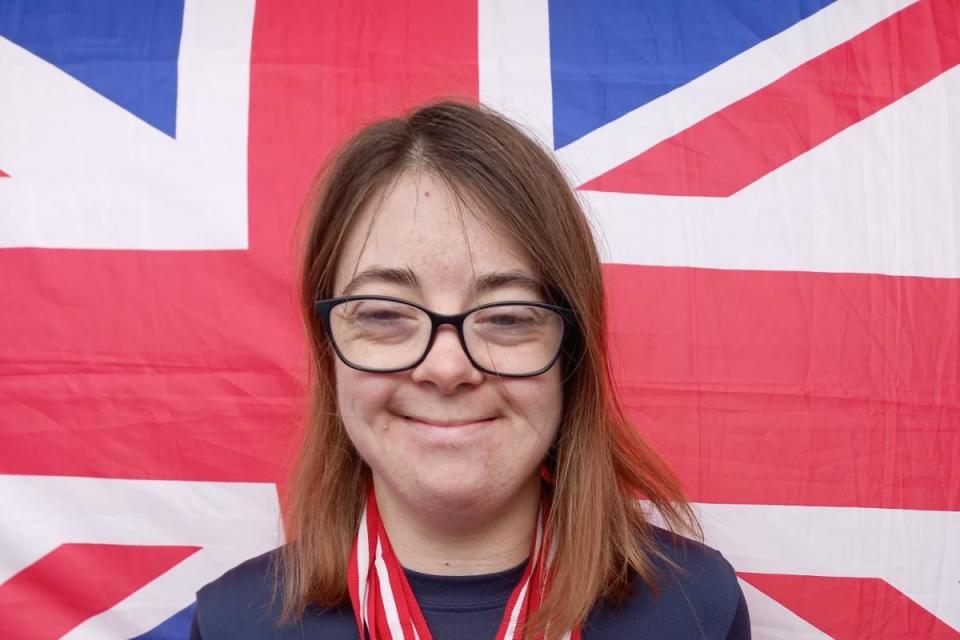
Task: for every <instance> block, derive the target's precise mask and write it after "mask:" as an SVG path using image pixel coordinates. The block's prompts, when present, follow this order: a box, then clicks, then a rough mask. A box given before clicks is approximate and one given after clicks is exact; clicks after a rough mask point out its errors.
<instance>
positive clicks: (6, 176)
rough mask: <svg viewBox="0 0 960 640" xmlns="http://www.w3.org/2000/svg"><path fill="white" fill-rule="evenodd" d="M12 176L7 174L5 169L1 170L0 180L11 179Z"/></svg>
mask: <svg viewBox="0 0 960 640" xmlns="http://www.w3.org/2000/svg"><path fill="white" fill-rule="evenodd" d="M9 177H10V174H9V173H6V172H5V171H4V170H3V169H0V178H9Z"/></svg>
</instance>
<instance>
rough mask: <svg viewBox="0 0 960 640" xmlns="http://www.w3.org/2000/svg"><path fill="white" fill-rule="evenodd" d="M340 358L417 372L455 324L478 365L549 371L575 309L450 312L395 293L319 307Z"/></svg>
mask: <svg viewBox="0 0 960 640" xmlns="http://www.w3.org/2000/svg"><path fill="white" fill-rule="evenodd" d="M314 311H315V312H316V313H317V314H318V315H319V316H320V318H321V320H322V321H323V326H324V329H325V330H326V332H327V336H328V337H329V339H330V342H331V344H332V345H333V348H334V351H336V353H337V356H339V358H340V359H341V360H342V361H343V363H344V364H346V365H347V366H349V367H352V368H354V369H359V370H360V371H369V372H374V373H394V372H398V371H406V370H407V369H412V368H414V367H416V366H417V365H419V364H420V363H421V362H423V361H424V360H425V359H426V357H427V353H429V352H430V347H431V346H432V345H433V341H434V339H435V338H436V335H437V330H438V329H439V328H440V327H441V326H442V325H445V324H449V325H453V327H454V328H455V329H456V330H457V335H458V336H459V338H460V345H461V346H462V347H463V351H464V353H466V354H467V358H468V359H469V360H470V362H471V364H473V366H474V367H476V368H477V369H479V370H480V371H483V372H484V373H489V374H492V375H497V376H507V377H515V378H525V377H531V376H537V375H540V374H541V373H544V372H545V371H547V370H548V369H550V367H552V366H553V364H554V363H555V362H556V361H557V358H558V357H559V356H560V351H561V347H562V346H563V343H564V338H565V337H566V336H567V335H568V333H569V332H570V329H571V328H573V327H575V326H576V325H575V322H574V315H573V311H571V310H570V309H567V308H565V307H558V306H555V305H551V304H545V303H541V302H494V303H492V304H485V305H481V306H479V307H474V308H472V309H468V310H467V311H464V312H463V313H459V314H456V315H443V314H440V313H435V312H433V311H430V310H429V309H426V308H424V307H421V306H420V305H418V304H414V303H413V302H408V301H406V300H401V299H399V298H391V297H389V296H345V297H340V298H329V299H327V300H317V301H315V302H314Z"/></svg>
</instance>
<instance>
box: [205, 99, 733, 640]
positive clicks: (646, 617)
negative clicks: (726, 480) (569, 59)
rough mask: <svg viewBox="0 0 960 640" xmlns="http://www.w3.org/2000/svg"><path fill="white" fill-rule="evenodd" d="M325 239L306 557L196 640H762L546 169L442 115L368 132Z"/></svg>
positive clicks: (450, 108) (300, 540) (334, 166)
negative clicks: (636, 391) (621, 344)
mask: <svg viewBox="0 0 960 640" xmlns="http://www.w3.org/2000/svg"><path fill="white" fill-rule="evenodd" d="M309 214H310V226H309V230H308V232H307V233H306V247H305V252H304V253H305V255H304V262H303V277H302V305H303V310H304V315H305V320H306V328H307V333H308V336H309V338H310V345H311V357H312V362H313V363H314V365H315V366H314V368H313V370H314V373H315V379H314V380H313V381H312V387H311V388H312V394H311V406H310V410H309V414H308V415H309V419H308V424H307V425H306V430H305V436H304V441H303V443H302V447H301V449H300V454H299V458H298V461H297V463H296V466H295V474H294V479H293V482H292V483H291V491H290V497H289V501H288V505H287V516H288V529H289V530H288V540H290V542H289V544H287V545H285V546H284V547H283V548H282V549H281V550H278V551H275V552H271V553H269V554H266V555H264V556H261V557H259V558H254V559H253V560H250V561H248V562H246V563H244V564H243V565H241V566H239V567H237V568H236V569H233V570H232V571H230V572H228V573H227V574H226V575H224V576H223V577H221V578H220V579H218V580H216V581H214V582H213V583H211V584H209V585H207V586H206V587H204V588H203V589H201V590H200V592H199V593H198V606H197V612H196V616H195V618H194V624H193V637H194V638H204V639H205V640H215V639H218V638H234V639H235V638H338V639H339V638H360V637H369V638H372V639H380V638H420V639H421V640H425V639H426V638H430V637H433V638H457V639H464V638H478V639H480V638H482V639H488V638H535V637H536V638H539V637H546V638H551V639H553V638H561V637H572V638H576V637H583V638H585V639H589V638H594V639H604V638H631V637H637V638H659V639H664V638H678V639H679V638H683V639H688V638H728V639H735V638H736V639H740V638H749V636H750V631H749V622H748V615H747V609H746V605H745V603H744V600H743V595H742V593H741V591H740V588H739V585H738V583H737V580H736V576H735V575H734V573H733V570H732V569H731V567H730V565H729V564H728V563H727V562H726V561H725V560H724V559H723V557H722V556H721V555H720V554H719V553H717V552H716V551H714V550H712V549H709V548H708V547H705V546H703V545H701V544H699V543H696V542H694V541H692V540H689V539H687V538H684V537H681V536H680V535H679V534H681V533H682V534H687V535H690V536H694V537H696V536H697V534H698V525H697V523H696V520H695V518H694V515H693V512H692V511H691V509H690V507H689V506H688V504H687V503H686V502H685V500H684V498H683V494H682V492H681V489H680V485H679V483H678V481H677V479H676V478H675V477H674V475H673V474H672V473H671V472H670V470H669V469H668V468H667V467H666V466H665V464H664V463H663V462H662V461H661V460H660V459H659V458H658V457H657V455H656V454H655V453H654V452H653V451H652V450H651V449H650V447H649V446H648V445H647V444H646V443H645V442H644V440H643V439H642V437H641V436H640V435H639V434H638V432H637V430H636V428H635V427H634V426H632V425H631V424H630V423H629V422H628V421H627V419H626V418H625V417H624V415H623V413H622V411H621V409H620V408H619V405H618V404H617V401H616V398H615V396H614V393H613V387H612V382H611V379H610V373H609V369H608V361H607V353H606V337H605V334H604V331H605V324H604V323H605V318H604V306H605V305H604V298H603V288H602V279H601V269H600V261H599V259H598V256H597V252H596V249H595V246H594V243H593V237H592V234H591V231H590V227H589V224H588V222H587V220H586V218H585V216H584V214H583V212H582V210H581V209H580V207H579V205H578V204H577V201H576V198H575V196H574V194H573V192H572V191H571V189H570V187H569V186H568V185H567V184H566V182H565V181H564V178H563V176H562V175H561V173H560V171H559V170H558V169H557V167H556V165H555V164H554V162H553V161H552V160H551V158H550V157H549V155H548V154H547V153H545V152H544V151H542V150H541V149H540V147H538V146H537V144H535V143H534V142H533V141H531V140H530V139H529V138H528V137H526V136H525V135H524V134H523V133H521V132H520V130H519V129H517V128H516V127H515V126H513V125H511V124H510V123H508V122H507V121H506V120H505V119H503V118H502V117H500V116H498V115H497V114H495V113H493V112H491V111H489V110H487V109H484V108H480V107H474V106H468V105H464V104H457V103H440V104H435V105H432V106H427V107H424V108H421V109H419V110H417V111H414V112H413V113H411V114H410V115H409V116H408V117H407V118H405V119H395V120H387V121H384V122H379V123H376V124H374V125H371V126H369V127H367V128H365V129H364V130H362V131H360V132H359V133H358V134H357V135H356V136H355V137H354V138H353V139H352V140H351V141H350V142H348V143H347V144H346V145H345V146H344V148H343V149H342V150H341V151H340V153H339V154H338V155H337V157H336V158H335V159H334V161H333V162H332V163H331V164H330V166H329V167H328V168H327V170H326V172H325V173H324V174H323V175H322V177H321V179H320V180H319V181H318V186H317V189H316V191H315V196H314V197H313V198H312V200H311V205H310V208H309ZM638 498H643V499H645V500H647V501H648V504H650V505H652V506H654V507H656V508H657V509H658V510H659V512H660V514H661V516H662V517H663V519H664V521H665V522H666V524H667V525H668V526H669V528H670V529H671V530H672V531H674V532H677V533H672V532H668V531H667V530H665V529H661V528H658V527H655V526H653V525H652V524H650V523H649V521H648V518H647V516H646V515H645V512H644V507H643V503H641V502H639V501H638Z"/></svg>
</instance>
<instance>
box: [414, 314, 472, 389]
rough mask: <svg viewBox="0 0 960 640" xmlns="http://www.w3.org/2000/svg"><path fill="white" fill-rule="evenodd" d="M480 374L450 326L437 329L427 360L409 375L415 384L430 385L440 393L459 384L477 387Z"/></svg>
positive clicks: (457, 387)
mask: <svg viewBox="0 0 960 640" xmlns="http://www.w3.org/2000/svg"><path fill="white" fill-rule="evenodd" d="M483 375H484V374H483V372H482V371H480V370H479V369H477V368H476V367H474V366H473V364H472V363H471V362H470V358H468V357H467V354H466V352H464V350H463V345H461V344H460V339H459V337H458V336H457V330H456V329H455V328H454V327H452V326H450V325H446V326H442V327H439V328H438V329H437V336H436V338H434V341H433V344H432V345H430V350H429V351H428V352H427V357H426V358H424V359H423V362H421V363H420V364H418V365H417V366H416V367H414V368H413V371H412V372H411V376H412V377H413V380H414V382H418V383H427V384H432V385H434V386H435V387H436V388H437V389H438V390H440V391H442V392H443V393H453V392H454V391H457V389H459V388H460V387H461V386H462V385H471V386H472V385H478V384H480V383H481V382H483Z"/></svg>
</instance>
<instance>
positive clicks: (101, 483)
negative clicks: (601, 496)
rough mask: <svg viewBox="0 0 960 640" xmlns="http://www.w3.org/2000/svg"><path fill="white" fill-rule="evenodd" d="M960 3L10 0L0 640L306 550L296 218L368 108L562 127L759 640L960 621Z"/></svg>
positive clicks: (159, 624) (647, 426) (131, 631)
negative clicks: (292, 521) (293, 487)
mask: <svg viewBox="0 0 960 640" xmlns="http://www.w3.org/2000/svg"><path fill="white" fill-rule="evenodd" d="M958 63H960V2H958V1H957V0H919V1H909V0H794V1H791V2H754V1H750V0H713V1H711V0H650V1H648V2H643V3H635V2H617V1H613V0H593V1H591V2H572V1H566V2H561V1H555V2H551V1H546V2H545V1H543V0H538V1H536V2H510V1H509V0H499V1H495V0H489V1H487V0H482V1H481V2H479V3H473V2H427V1H426V0H405V1H398V2H389V3H387V2H375V1H372V0H366V1H361V2H349V3H348V2H333V1H330V2H322V3H315V2H310V3H290V2H284V1H282V0H259V1H257V2H256V3H254V0H229V1H228V0H219V1H209V0H208V1H205V2H201V1H199V0H156V1H154V2H140V3H129V2H123V1H122V0H102V1H101V2H98V3H92V4H90V5H89V6H87V5H83V4H81V3H76V2H72V1H68V0H30V1H29V2H28V1H26V0H3V1H2V2H0V86H2V87H3V88H4V89H3V97H2V100H0V273H2V274H3V277H2V278H0V304H2V306H0V505H2V520H0V636H2V637H4V638H30V639H42V638H58V637H67V638H71V639H81V638H97V639H101V638H133V637H139V638H143V639H152V640H158V639H160V638H185V637H186V636H187V635H188V631H187V630H188V626H189V620H190V616H191V615H192V604H191V603H192V601H193V593H194V591H195V590H196V589H197V588H198V587H199V586H201V585H203V584H205V583H206V582H208V581H210V580H211V579H213V578H215V577H217V576H218V575H220V574H221V573H222V572H223V571H224V570H226V569H227V568H229V567H231V566H233V565H235V564H237V563H239V562H240V561H242V560H244V559H246V558H248V557H250V556H253V555H256V554H258V553H260V552H262V551H264V550H266V549H269V548H271V547H273V546H276V545H278V544H280V543H282V537H281V534H280V533H279V528H278V519H279V506H278V500H277V491H278V483H280V484H282V482H283V469H284V468H285V465H286V464H287V463H288V462H289V460H290V458H291V456H292V452H293V448H294V446H295V443H296V439H297V432H298V428H299V418H300V414H301V411H302V401H303V394H304V381H305V378H306V376H305V371H306V369H305V367H306V360H305V353H304V345H303V336H302V330H301V329H300V326H299V317H298V310H297V305H296V299H295V293H294V277H295V271H296V264H295V253H294V248H295V231H294V229H295V221H296V217H297V214H298V211H299V207H300V204H301V202H302V200H303V197H304V195H305V193H306V190H307V185H308V184H309V182H310V179H311V177H312V175H313V174H314V172H315V170H316V169H317V167H318V166H320V165H321V164H322V162H323V161H324V159H325V158H326V157H327V154H328V153H329V152H330V151H331V150H332V149H333V148H335V146H336V145H337V144H338V143H339V142H340V141H342V140H343V139H344V137H345V136H346V135H347V134H348V133H349V132H350V131H352V130H353V129H355V128H356V127H357V126H359V125H361V124H363V123H365V122H368V121H370V120H372V119H374V118H379V117H383V116H387V115H392V114H397V113H400V112H402V111H404V110H405V109H407V108H409V107H412V106H414V105H417V104H419V103H422V102H424V101H426V100H429V99H433V98H437V97H444V96H468V97H475V98H479V99H480V100H482V101H483V102H485V103H487V104H489V105H491V106H493V107H496V108H498V109H500V110H501V111H503V112H504V113H506V114H507V115H509V116H510V117H512V118H513V119H515V120H517V121H519V122H520V123H522V124H523V125H524V126H526V127H527V128H528V129H529V130H530V131H531V132H532V133H534V134H535V135H537V136H538V137H539V139H540V140H541V141H542V142H543V143H544V144H545V145H547V146H549V147H551V148H552V149H554V150H555V152H556V154H557V157H558V159H559V160H560V162H561V164H562V165H563V167H564V169H565V170H566V171H567V173H568V175H569V177H570V180H571V181H572V182H573V183H574V184H575V185H576V186H577V188H578V193H579V194H580V197H581V199H582V201H583V202H584V205H585V207H586V208H587V210H588V212H589V215H590V216H591V217H592V219H593V221H594V224H595V228H596V232H597V239H598V242H599V244H600V246H601V248H602V251H603V253H604V257H605V261H606V263H607V264H606V267H605V276H606V283H607V287H608V292H609V300H610V315H611V320H612V325H611V328H610V330H611V337H612V342H613V345H614V356H615V366H616V372H617V380H618V383H619V391H620V393H621V396H622V398H623V400H624V402H625V404H626V406H627V408H628V410H629V411H630V412H631V415H632V417H633V418H634V419H635V421H636V423H637V425H638V428H639V429H641V430H643V431H644V433H645V434H647V436H648V437H649V438H650V439H651V440H652V441H653V442H654V444H655V445H656V446H657V448H658V449H659V450H660V451H661V452H663V454H664V455H665V456H666V457H667V458H668V459H669V461H670V462H671V463H672V464H673V465H674V467H675V468H676V469H677V470H678V472H679V473H680V475H681V478H682V480H683V481H684V483H685V486H686V488H687V490H688V492H689V494H690V496H691V498H692V499H693V500H694V501H695V502H696V504H697V508H698V510H699V512H700V514H701V516H702V519H703V523H704V526H705V531H706V535H707V542H708V543H709V544H711V545H712V546H715V547H717V548H719V549H720V550H721V551H723V553H724V554H725V555H726V556H727V558H729V559H730V561H731V562H732V564H733V565H734V567H735V568H736V569H737V570H738V573H739V575H740V578H741V584H742V586H743V589H744V592H745V594H746V597H747V599H748V601H749V605H750V610H751V617H752V621H753V630H754V635H755V637H757V638H761V639H764V638H769V639H773V638H838V639H842V640H847V639H854V638H871V639H873V638H932V639H947V638H960V191H958V186H957V185H958V184H960V179H958V176H960V171H958V168H960V121H958V115H957V114H960V72H958V70H957V65H958Z"/></svg>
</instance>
